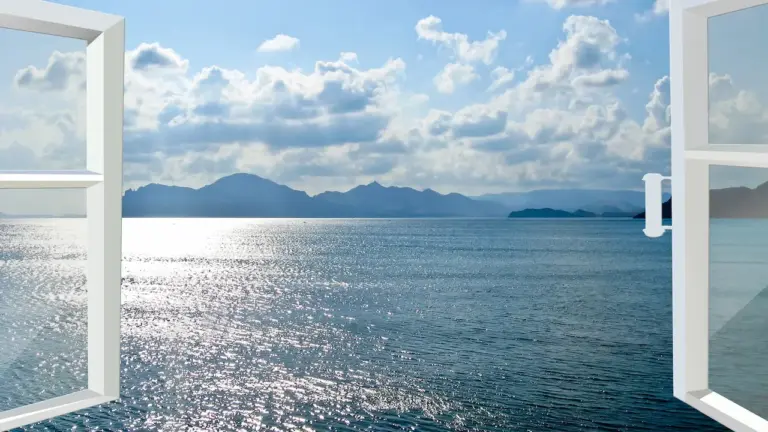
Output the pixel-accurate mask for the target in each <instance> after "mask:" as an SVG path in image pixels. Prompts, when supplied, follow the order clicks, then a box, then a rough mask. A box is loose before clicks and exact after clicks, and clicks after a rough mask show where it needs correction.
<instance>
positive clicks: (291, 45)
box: [257, 34, 300, 52]
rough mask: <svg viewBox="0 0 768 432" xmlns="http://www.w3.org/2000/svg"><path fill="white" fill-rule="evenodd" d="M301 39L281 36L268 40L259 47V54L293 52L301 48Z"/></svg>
mask: <svg viewBox="0 0 768 432" xmlns="http://www.w3.org/2000/svg"><path fill="white" fill-rule="evenodd" d="M299 44H300V41H299V39H297V38H295V37H292V36H288V35H285V34H279V35H277V36H275V37H274V38H272V39H267V40H265V41H264V42H262V43H261V45H259V48H258V49H257V51H258V52H281V51H291V50H294V49H296V48H298V47H299Z"/></svg>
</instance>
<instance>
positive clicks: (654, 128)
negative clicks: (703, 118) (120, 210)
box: [0, 0, 768, 212]
mask: <svg viewBox="0 0 768 432" xmlns="http://www.w3.org/2000/svg"><path fill="white" fill-rule="evenodd" d="M59 3H64V4H68V5H72V6H77V7H82V8H87V9H95V10H100V11H103V12H108V13H113V14H118V15H122V16H124V17H125V18H126V77H125V82H126V91H125V143H124V171H125V172H124V174H125V175H124V186H125V188H126V189H128V188H134V189H135V188H137V187H140V186H142V185H145V184H148V183H152V182H156V183H164V184H174V185H180V186H191V187H200V186H202V185H205V184H208V183H211V182H212V181H214V180H216V179H217V178H220V177H222V176H225V175H229V174H232V173H235V172H247V173H253V174H257V175H260V176H262V177H266V178H269V179H271V180H274V181H276V182H279V183H282V184H287V185H289V186H291V187H293V188H296V189H300V190H304V191H307V192H308V193H309V194H316V193H319V192H322V191H326V190H342V191H343V190H348V189H350V188H352V187H354V186H356V185H359V184H367V183H370V182H372V181H374V180H375V181H378V182H380V183H382V184H384V185H386V186H388V185H394V186H410V187H414V188H417V189H425V188H431V189H434V190H437V191H438V192H443V193H448V192H459V193H463V194H467V195H479V194H484V193H499V192H512V191H527V190H533V189H550V188H601V189H641V188H642V185H643V184H642V180H641V179H642V176H643V175H644V174H645V173H647V172H661V173H668V172H669V156H670V150H669V138H670V128H669V78H668V73H669V48H668V43H669V39H668V33H669V23H668V15H667V14H668V11H667V9H668V4H667V2H666V1H664V0H633V1H625V0H485V1H483V2H482V3H477V2H467V1H464V2H460V1H452V2H446V1H444V0H420V1H418V2H414V1H406V0H393V1H390V2H361V1H350V0H334V1H331V2H316V1H311V0H284V1H282V2H262V1H253V0H249V1H247V0H219V1H216V2H207V1H200V0H194V1H189V0H187V1H178V0H163V1H161V2H158V1H155V2H151V3H150V2H147V1H145V0H135V1H131V2H126V1H124V0H99V1H96V0H61V1H59ZM766 11H768V8H767V9H765V10H762V11H757V12H756V11H751V12H750V13H745V12H740V13H734V14H731V15H729V16H724V17H717V18H714V19H713V20H712V21H711V22H710V40H711V52H710V63H711V64H710V71H709V73H710V84H711V87H710V88H711V91H710V97H711V100H712V101H711V118H710V140H711V141H713V142H722V143H733V142H741V143H751V142H755V143H756V142H763V141H762V138H763V137H765V135H766V133H768V127H767V126H768V117H766V115H765V109H764V107H763V104H764V103H768V90H766V89H763V88H761V86H760V85H759V84H760V81H759V80H760V77H761V76H762V75H763V72H762V71H764V70H765V67H766V65H765V59H766V58H768V57H766V56H765V50H766V48H765V46H764V44H761V39H760V38H756V37H754V31H755V30H756V31H759V30H760V28H761V27H765V26H761V23H762V22H764V21H765V20H768V12H766ZM715 20H717V21H715ZM725 35H729V37H730V38H733V37H735V38H738V39H739V41H741V43H743V47H744V48H745V50H746V52H748V53H754V55H743V52H742V51H739V50H733V49H730V47H731V46H732V42H726V37H725ZM729 40H731V41H732V39H729ZM0 47H2V49H3V50H5V52H4V54H5V56H4V63H3V66H2V67H0V100H2V101H5V103H2V104H0V169H78V168H84V157H85V145H84V129H85V128H84V126H85V118H84V113H85V109H84V96H85V94H84V85H83V83H84V79H85V77H84V73H83V71H84V67H85V56H84V53H85V44H84V42H82V41H76V40H68V39H64V38H58V37H52V36H45V35H37V34H28V33H23V32H17V31H11V30H0ZM766 141H768V140H766ZM742 171H743V170H742ZM727 177H728V178H732V177H733V178H739V179H741V180H739V181H742V180H743V181H749V182H752V183H755V182H756V181H757V180H755V179H756V178H757V177H760V176H759V175H758V176H757V177H756V176H755V175H750V176H741V175H736V176H727ZM763 177H765V178H766V179H768V176H763ZM761 178H762V177H761ZM726 180H727V179H726ZM726 183H727V181H726ZM6 193H8V192H6ZM44 193H45V194H51V193H55V194H58V195H57V196H59V197H64V196H65V195H66V196H70V195H71V194H75V193H77V194H79V195H82V191H76V192H48V191H46V192H44ZM25 194H26V195H25V196H26V197H27V198H21V196H20V195H18V196H17V197H16V198H13V199H4V200H0V201H2V202H5V204H0V211H6V212H18V211H19V209H21V208H22V207H23V208H25V209H31V208H33V207H34V206H35V205H42V204H46V205H51V203H55V204H56V205H58V206H60V207H61V208H62V210H61V211H63V212H67V211H66V209H67V205H69V204H67V203H73V202H75V201H76V200H72V199H70V198H66V199H65V198H58V199H39V198H29V197H30V196H32V195H30V194H29V193H28V192H25ZM33 195H34V194H33ZM14 196H16V195H14ZM39 196H42V195H39ZM10 202H13V203H16V204H9V203H10ZM72 205H73V206H74V205H75V204H72ZM9 206H11V207H14V208H13V209H10V210H9V208H8V207H9ZM25 211H32V212H34V211H35V210H24V211H22V212H25Z"/></svg>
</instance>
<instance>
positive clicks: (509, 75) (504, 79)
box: [488, 66, 515, 91]
mask: <svg viewBox="0 0 768 432" xmlns="http://www.w3.org/2000/svg"><path fill="white" fill-rule="evenodd" d="M491 77H493V83H492V84H491V86H490V87H488V90H489V91H495V90H498V89H500V88H502V87H504V86H506V85H508V84H511V83H512V81H514V80H515V71H514V70H510V69H507V68H505V67H504V66H498V67H497V68H496V69H494V70H493V71H491Z"/></svg>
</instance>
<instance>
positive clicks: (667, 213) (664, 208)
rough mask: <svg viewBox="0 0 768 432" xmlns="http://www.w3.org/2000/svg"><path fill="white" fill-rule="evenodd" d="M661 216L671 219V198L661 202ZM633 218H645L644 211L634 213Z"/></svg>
mask: <svg viewBox="0 0 768 432" xmlns="http://www.w3.org/2000/svg"><path fill="white" fill-rule="evenodd" d="M661 218H662V219H672V198H670V199H668V200H666V201H665V202H664V203H663V204H661ZM634 219H645V212H642V213H640V214H638V215H636V216H635V217H634Z"/></svg>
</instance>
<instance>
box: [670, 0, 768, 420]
mask: <svg viewBox="0 0 768 432" xmlns="http://www.w3.org/2000/svg"><path fill="white" fill-rule="evenodd" d="M764 4H768V0H671V1H670V13H669V20H670V85H671V101H670V102H671V110H672V112H671V121H672V197H673V198H674V200H673V202H672V213H673V217H674V219H673V222H672V228H673V229H672V260H673V266H672V283H673V289H672V291H673V295H672V309H673V344H674V347H673V374H674V395H675V397H676V398H678V399H680V400H682V401H684V402H685V403H687V404H689V405H691V406H693V407H694V408H696V409H698V410H699V411H701V412H702V413H704V414H706V415H707V416H709V417H711V418H712V419H714V420H716V421H718V422H720V423H721V424H723V425H724V426H727V427H729V428H731V429H733V430H736V431H768V421H767V420H766V419H764V418H762V417H760V416H758V415H757V414H755V413H752V412H751V411H749V410H747V409H745V408H744V407H741V406H740V405H738V404H736V403H735V402H732V401H730V400H728V399H727V398H725V397H723V396H722V395H719V394H718V393H716V392H714V391H712V390H710V388H709V270H708V269H709V222H710V221H709V169H710V166H713V165H725V166H739V167H757V168H768V145H766V144H768V143H766V144H739V143H733V144H711V143H710V142H709V108H708V106H709V62H708V40H707V39H708V31H707V25H708V20H709V18H711V17H714V16H718V15H722V14H726V13H731V12H736V11H740V10H743V9H747V8H750V7H755V6H760V5H764ZM657 216H658V215H657ZM659 218H660V216H659ZM655 223H656V224H658V220H657V221H656V222H655ZM656 229H657V231H658V227H656ZM658 232H660V231H658Z"/></svg>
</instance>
